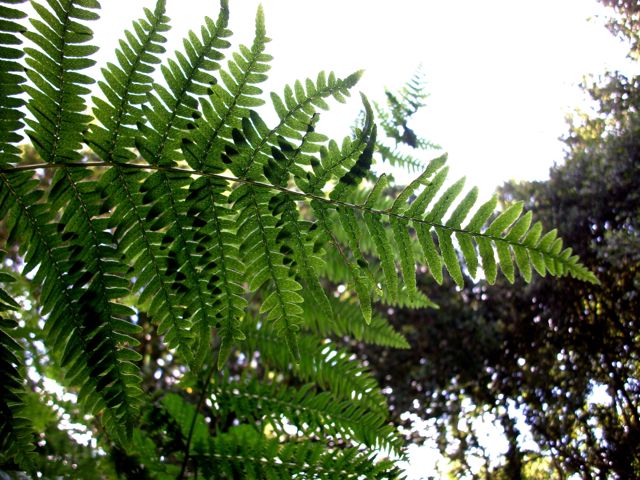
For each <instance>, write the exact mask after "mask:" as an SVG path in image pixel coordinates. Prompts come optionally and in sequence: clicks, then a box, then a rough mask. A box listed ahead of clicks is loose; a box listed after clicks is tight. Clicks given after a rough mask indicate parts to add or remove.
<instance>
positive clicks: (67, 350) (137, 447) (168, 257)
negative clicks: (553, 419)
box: [0, 0, 597, 478]
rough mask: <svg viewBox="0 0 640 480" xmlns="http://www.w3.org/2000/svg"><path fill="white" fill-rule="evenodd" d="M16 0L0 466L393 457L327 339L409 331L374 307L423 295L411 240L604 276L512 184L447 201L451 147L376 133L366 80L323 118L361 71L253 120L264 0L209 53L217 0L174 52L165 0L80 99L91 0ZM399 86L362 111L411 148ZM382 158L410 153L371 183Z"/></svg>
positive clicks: (325, 474) (159, 471)
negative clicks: (400, 147)
mask: <svg viewBox="0 0 640 480" xmlns="http://www.w3.org/2000/svg"><path fill="white" fill-rule="evenodd" d="M21 3H23V2H22V1H20V0H3V1H1V2H0V4H1V5H0V17H1V21H0V29H1V30H2V33H1V35H0V41H1V42H2V46H1V47H0V81H1V82H2V90H1V92H2V93H1V95H0V121H1V125H2V131H1V136H0V142H1V143H0V185H1V190H0V218H1V219H2V234H3V240H4V243H5V247H6V250H7V252H8V261H7V262H5V270H4V271H3V273H2V274H1V276H0V281H2V283H3V287H2V288H3V289H2V290H0V300H1V303H0V308H1V311H2V318H3V320H2V323H1V324H0V360H1V361H2V369H1V370H0V394H1V395H0V410H1V412H2V416H1V417H0V432H1V435H0V442H1V443H0V446H1V448H2V452H1V456H0V462H1V463H0V466H1V468H2V469H3V470H16V469H24V470H27V471H31V472H38V473H39V474H41V475H44V476H47V477H52V476H56V475H69V476H70V475H80V476H85V477H87V476H91V477H92V478H96V476H101V477H113V476H115V475H121V476H125V477H129V478H146V477H152V478H176V477H178V478H182V477H185V476H198V475H203V476H205V477H206V478H220V477H221V478H238V477H239V476H242V477H247V478H290V477H292V476H296V475H297V476H302V477H304V478H389V477H395V476H397V475H398V474H399V471H398V468H397V467H396V466H395V464H394V461H393V459H395V458H400V457H402V455H403V448H402V442H401V439H400V438H399V437H398V435H397V434H396V431H395V429H394V428H393V427H392V426H390V425H389V424H388V423H387V415H388V411H387V404H386V400H385V398H384V396H383V395H382V393H381V391H380V388H379V386H378V384H377V382H376V381H375V379H374V377H373V376H372V374H371V372H370V371H369V370H368V369H366V368H365V366H363V364H361V363H360V362H359V361H358V359H357V358H356V357H355V356H354V355H352V354H351V353H350V352H349V351H348V350H346V349H344V348H342V347H341V346H339V344H338V343H337V342H336V339H340V338H344V337H350V338H353V339H355V340H364V341H365V342H368V343H373V344H379V345H384V346H392V347H398V348H406V347H407V344H406V341H405V340H404V338H403V337H402V335H400V334H399V333H397V332H395V331H394V330H393V329H392V328H391V327H390V325H389V324H388V322H387V320H386V319H385V318H384V317H383V316H381V315H379V314H378V313H377V312H376V311H375V310H374V305H377V304H379V303H380V302H382V303H384V304H385V305H389V306H400V305H411V306H413V307H417V306H421V305H422V306H423V305H429V304H431V302H430V300H429V299H428V298H427V297H425V295H424V294H423V292H421V291H419V290H418V285H417V282H416V273H415V272H416V265H417V263H419V262H418V260H420V259H422V258H424V259H425V262H424V264H425V265H426V267H427V268H428V271H429V272H430V275H431V276H432V277H433V278H434V279H435V280H436V281H437V282H438V283H441V282H443V281H444V280H445V279H446V278H447V277H446V276H445V275H444V274H443V267H444V269H446V271H447V272H448V273H449V274H450V276H451V278H452V279H453V281H455V283H456V284H458V285H460V286H462V285H463V284H464V277H463V270H464V271H466V272H468V273H469V274H471V275H472V276H475V275H476V273H477V271H478V269H479V268H480V267H482V270H483V272H484V276H485V277H486V278H487V280H488V281H489V282H490V283H493V282H494V281H495V280H496V278H497V276H498V273H499V271H501V272H502V273H503V274H504V276H505V277H506V278H507V279H508V280H509V281H510V282H513V281H515V278H516V272H517V271H519V272H520V274H521V275H522V277H523V279H524V280H525V281H530V280H531V279H532V275H533V272H534V271H536V272H538V273H540V274H542V275H544V274H546V273H550V274H552V275H557V276H563V275H570V276H571V277H574V278H576V279H578V280H583V281H590V282H594V283H597V281H596V278H595V276H594V275H593V274H592V273H590V271H589V270H587V269H586V268H585V267H584V266H583V265H582V264H581V263H579V261H578V257H577V256H575V255H573V253H572V250H571V249H570V248H566V249H563V244H562V240H560V239H559V238H557V232H556V231H555V230H552V231H550V232H548V233H544V232H543V228H542V225H541V224H540V223H539V222H537V223H533V222H532V216H531V214H530V213H525V214H523V203H522V202H520V203H515V204H513V205H510V206H508V207H506V208H505V209H504V211H503V212H502V213H500V214H495V213H494V210H495V207H496V204H497V199H496V198H495V197H494V198H492V199H491V200H489V201H488V202H486V203H484V204H482V205H480V206H479V207H476V205H475V204H476V198H477V190H476V189H471V190H469V191H468V192H467V193H466V194H464V196H463V197H462V199H461V200H458V198H459V197H460V196H461V194H462V191H463V184H464V182H463V181H458V182H455V183H453V184H452V185H451V186H448V187H446V188H444V184H445V181H446V175H447V168H446V166H445V165H444V164H445V160H446V157H445V156H440V157H437V158H435V159H433V160H431V161H429V162H424V164H423V165H422V166H420V164H419V162H417V161H410V160H408V158H407V157H406V156H403V155H402V154H401V153H399V152H397V151H395V150H394V149H393V148H391V149H389V148H388V149H386V150H383V149H382V148H380V142H378V141H377V137H376V131H377V127H376V123H375V121H374V115H373V110H372V108H371V107H370V106H369V103H368V101H367V99H366V97H364V96H363V97H362V102H363V108H364V112H363V118H362V122H361V124H360V125H359V126H358V127H357V128H355V130H354V131H353V132H352V133H351V134H350V135H348V136H346V137H345V138H344V139H343V140H342V141H340V142H336V141H333V140H329V139H328V138H327V137H326V136H324V135H322V134H321V133H319V131H318V127H319V125H320V124H319V112H320V111H321V110H326V109H327V108H328V102H329V101H330V100H336V101H344V100H345V97H347V96H349V92H350V90H351V89H352V87H353V86H354V85H355V84H356V83H357V81H358V79H359V77H360V73H359V72H357V73H354V74H352V75H349V76H347V77H345V78H338V77H337V76H336V75H334V74H333V73H330V74H325V73H323V72H321V73H319V74H318V76H317V78H316V79H314V80H311V79H307V80H305V81H303V82H301V81H296V82H295V83H293V84H292V85H291V86H286V87H285V88H284V90H283V93H282V94H277V93H272V94H271V104H272V107H273V109H274V111H275V114H276V116H275V118H276V121H275V124H274V125H273V126H270V125H268V124H267V122H266V121H265V120H263V117H262V116H261V113H259V112H262V110H264V108H265V106H264V105H263V104H264V103H265V102H264V100H262V98H261V94H262V91H261V89H260V87H259V85H260V83H262V82H263V81H264V80H265V79H266V76H267V72H268V71H269V69H270V66H269V62H270V60H271V57H270V56H269V55H268V53H267V43H268V41H269V39H268V37H267V36H266V30H265V24H264V18H263V13H262V9H259V10H258V13H257V16H256V23H255V25H256V28H255V39H254V42H253V44H252V45H251V46H239V47H238V48H237V49H236V50H235V51H234V52H233V53H232V54H231V55H228V59H227V60H226V62H224V63H223V60H224V59H225V57H226V56H227V53H226V52H227V50H228V49H229V47H230V46H231V43H230V42H229V40H228V39H229V38H230V37H231V32H230V31H229V29H228V27H227V24H228V16H229V9H228V5H227V2H226V1H222V2H221V6H220V10H219V14H218V17H217V19H216V20H212V19H210V18H206V19H205V20H204V24H203V25H202V27H201V29H200V33H199V34H197V33H194V32H190V33H189V35H188V36H187V38H186V39H185V40H184V49H183V51H178V52H176V53H175V56H174V57H173V58H170V59H168V60H167V59H163V57H162V56H163V54H164V53H165V52H164V47H163V44H164V42H165V34H166V32H167V31H168V30H169V19H168V18H167V17H166V16H165V15H164V6H165V5H164V3H165V2H164V1H162V0H159V1H158V2H157V4H156V7H155V9H154V10H149V9H146V10H145V11H144V16H143V17H142V18H140V19H139V20H137V21H136V22H134V23H133V25H132V28H131V29H130V30H129V31H127V32H125V35H124V37H123V39H122V40H121V41H120V43H119V48H118V50H117V51H116V52H114V59H113V62H112V63H108V64H107V65H106V66H105V67H104V68H103V69H102V75H101V79H100V80H99V81H98V82H97V87H98V88H99V90H100V91H101V95H99V96H94V97H92V98H91V104H90V108H91V110H90V112H91V114H89V113H88V111H87V107H88V103H87V97H88V96H89V95H91V94H93V93H97V89H93V86H92V84H93V83H94V79H93V77H92V76H89V75H87V70H86V69H87V68H89V67H91V66H92V65H93V64H94V60H92V55H93V54H95V52H96V51H97V47H96V46H93V45H91V40H92V32H91V29H90V27H89V24H90V23H91V22H92V21H94V20H97V19H98V13H97V12H98V9H99V7H100V5H99V3H98V2H97V1H96V0H47V1H46V3H43V4H41V3H38V2H32V4H31V5H32V7H33V12H34V15H33V17H32V18H30V19H29V22H28V23H27V22H26V21H23V20H22V19H23V18H24V17H25V14H24V13H23V12H22V11H21V9H20V7H21V6H20V4H21ZM25 39H26V43H25V45H24V46H22V42H23V41H24V40H25ZM23 55H24V57H23ZM157 66H159V68H156V67H157ZM414 87H415V85H414ZM416 92H417V91H416V89H415V88H412V87H411V84H410V85H409V86H408V87H407V89H406V90H405V91H404V94H403V95H402V96H401V97H400V98H395V97H392V98H390V101H391V104H392V110H391V114H390V115H387V116H385V115H382V122H381V126H382V127H383V128H382V130H383V131H384V132H385V133H386V135H387V136H389V137H391V138H396V137H395V135H396V134H397V135H399V140H401V141H402V142H405V143H407V144H409V145H412V146H421V147H426V146H428V144H427V143H425V142H423V141H421V140H420V139H419V138H418V137H417V135H416V134H415V133H414V132H413V131H411V130H410V129H408V127H407V126H406V124H403V123H402V115H410V114H411V112H412V111H415V109H416V108H418V106H419V105H420V95H419V94H418V93H416ZM394 102H395V103H394ZM394 106H395V108H396V110H395V111H394V109H393V108H394ZM399 106H404V107H405V109H404V111H402V110H397V108H398V107H399ZM23 107H24V108H23ZM25 136H26V138H28V140H29V141H30V142H31V143H32V145H33V149H32V150H30V149H21V148H20V147H19V144H20V143H21V142H22V141H23V140H24V139H25ZM396 140H398V138H396ZM376 147H378V148H376ZM376 152H380V154H381V156H382V158H383V159H387V160H388V161H393V162H395V163H396V164H398V165H403V164H406V165H409V166H412V168H418V166H420V170H421V172H422V173H420V174H419V176H418V177H417V179H416V180H415V181H413V182H412V183H410V184H409V185H408V186H406V187H405V188H402V189H399V188H394V187H389V185H388V183H389V178H388V177H387V176H380V177H377V178H376V177H375V175H373V174H372V173H371V166H372V164H373V162H374V160H375V157H376V156H377V155H378V153H376ZM454 204H455V206H454ZM472 211H473V212H474V213H473V214H471V212H472ZM468 217H469V218H468ZM467 218H468V219H467ZM365 232H366V233H367V235H364V233H365ZM454 242H456V243H457V245H459V252H458V250H456V248H455V246H454ZM496 256H497V258H496ZM463 260H464V261H463ZM9 267H11V268H9ZM337 283H339V284H340V285H337V287H341V288H335V289H334V288H333V287H332V285H334V286H336V284H337ZM83 436H84V438H85V440H84V441H85V442H86V443H88V446H86V447H83V445H82V443H81V442H80V440H79V438H80V437H83ZM105 452H108V455H105ZM380 452H383V453H384V454H385V455H388V456H391V459H387V458H382V459H380V458H378V457H379V453H380ZM79 469H90V470H85V471H83V472H82V473H81V474H80V473H79V472H78V470H79Z"/></svg>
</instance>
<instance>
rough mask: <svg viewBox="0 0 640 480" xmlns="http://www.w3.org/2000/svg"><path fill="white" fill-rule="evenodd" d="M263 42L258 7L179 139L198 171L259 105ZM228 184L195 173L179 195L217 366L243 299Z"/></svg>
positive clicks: (238, 333)
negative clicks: (191, 221) (198, 253)
mask: <svg viewBox="0 0 640 480" xmlns="http://www.w3.org/2000/svg"><path fill="white" fill-rule="evenodd" d="M268 41H269V39H268V38H267V36H266V30H265V27H264V14H263V12H262V8H261V7H259V8H258V12H257V15H256V36H255V39H254V42H253V45H252V46H251V48H250V49H249V48H247V47H244V46H241V47H240V53H235V54H234V55H233V59H232V60H229V62H228V70H229V73H227V71H226V70H224V69H222V70H220V76H221V78H222V80H223V83H224V86H225V87H226V89H225V87H223V85H222V84H219V83H216V84H215V85H212V87H211V93H210V95H209V99H206V98H203V99H201V105H202V111H203V115H202V116H198V119H197V120H196V121H195V125H194V128H192V129H191V130H190V132H189V133H188V134H187V135H186V136H185V137H184V138H183V139H182V150H183V153H184V155H185V159H186V161H187V163H188V164H189V165H190V166H192V167H193V168H197V169H201V170H204V171H213V172H222V171H224V170H225V169H226V166H225V165H224V163H222V161H221V158H220V156H221V153H222V152H223V151H224V149H225V147H228V146H230V145H232V144H233V138H232V134H231V131H232V128H234V127H240V125H241V119H242V118H244V117H246V116H248V115H249V110H248V109H247V107H252V106H259V105H260V104H262V100H261V99H259V98H257V97H256V95H258V94H260V93H261V92H262V91H261V90H260V89H259V88H258V87H256V86H255V85H257V84H258V83H260V82H262V81H264V80H265V79H266V78H267V77H266V72H267V71H268V70H269V68H270V67H269V65H268V63H267V62H269V61H270V60H271V56H270V55H267V54H266V53H264V49H265V45H266V43H267V42H268ZM228 190H229V185H228V183H227V182H226V181H224V180H215V179H211V178H207V177H204V178H200V179H197V180H195V181H194V182H193V183H192V184H191V185H190V187H189V195H188V196H187V198H186V199H185V201H186V205H187V209H188V213H189V216H190V217H195V218H198V219H199V220H200V221H201V223H202V224H203V225H204V226H203V227H202V228H201V229H200V230H199V233H198V237H199V238H198V239H194V240H197V241H199V243H200V248H202V249H204V250H206V253H205V254H204V255H203V257H202V259H203V261H204V262H203V273H207V275H208V276H209V278H211V281H210V282H209V284H208V288H209V289H210V290H212V291H214V292H215V293H216V294H217V295H216V309H217V313H216V318H217V320H218V324H217V326H218V327H219V328H218V332H217V333H218V336H219V337H220V342H221V343H220V351H219V354H218V367H219V368H222V366H223V365H224V363H225V361H226V359H227V357H228V355H229V353H230V351H231V348H232V346H233V344H234V343H235V342H236V341H239V340H242V339H243V338H244V335H243V333H242V330H241V327H240V319H241V318H242V316H243V314H244V308H245V306H246V300H245V299H244V297H242V293H243V292H244V289H243V287H242V282H243V281H244V265H243V263H242V262H241V260H240V253H239V249H238V247H239V242H238V241H237V237H236V235H235V234H236V228H235V224H234V222H233V221H232V220H231V219H232V217H233V213H232V211H231V210H230V209H228V208H227V207H225V205H226V204H227V198H226V197H225V195H224V194H225V193H226V192H227V191H228Z"/></svg>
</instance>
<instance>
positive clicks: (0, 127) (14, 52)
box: [0, 0, 26, 166]
mask: <svg viewBox="0 0 640 480" xmlns="http://www.w3.org/2000/svg"><path fill="white" fill-rule="evenodd" d="M23 2H24V0H22V1H14V2H7V1H0V165H3V166H4V165H9V164H10V163H11V162H18V161H19V159H20V149H19V148H18V147H17V146H16V145H15V144H17V143H18V142H20V140H22V134H21V133H20V131H21V130H22V128H23V122H22V119H23V118H24V113H23V112H22V111H21V110H20V107H22V106H23V105H24V104H25V101H24V100H23V99H21V98H20V97H19V95H20V94H21V93H22V92H23V85H22V84H23V83H24V82H25V81H26V79H25V78H24V76H23V75H22V72H23V67H22V65H21V64H20V59H21V58H22V56H23V55H24V52H23V51H22V49H21V48H20V45H21V44H22V40H21V39H20V37H19V36H18V35H17V34H19V33H21V32H23V31H24V27H23V26H22V25H21V24H20V23H18V22H17V21H16V20H20V19H22V18H24V17H26V15H25V13H24V12H22V11H20V10H18V9H16V8H11V7H6V6H4V4H16V3H23Z"/></svg>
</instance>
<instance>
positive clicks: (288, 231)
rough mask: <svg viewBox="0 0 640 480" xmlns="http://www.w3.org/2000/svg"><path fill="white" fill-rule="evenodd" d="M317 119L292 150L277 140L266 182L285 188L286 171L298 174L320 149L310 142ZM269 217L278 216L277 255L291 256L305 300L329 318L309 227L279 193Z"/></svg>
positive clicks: (292, 203)
mask: <svg viewBox="0 0 640 480" xmlns="http://www.w3.org/2000/svg"><path fill="white" fill-rule="evenodd" d="M317 118H318V117H317V116H313V117H312V118H311V122H312V123H311V124H310V125H308V126H307V132H306V133H305V135H304V137H303V138H302V140H301V141H300V144H299V146H297V147H296V148H294V147H293V146H292V145H291V144H290V143H289V142H287V141H286V140H285V139H284V138H282V139H280V140H279V148H276V147H272V156H273V158H272V159H270V160H269V162H268V163H267V165H265V168H264V172H265V176H266V177H267V179H269V180H270V181H271V182H272V183H273V184H274V185H277V186H280V187H286V186H287V181H288V179H289V174H290V173H289V172H294V174H296V173H297V174H298V175H300V174H301V173H302V169H301V165H310V164H311V162H312V161H313V157H312V156H311V155H312V154H314V153H317V152H319V151H320V149H321V147H320V146H319V145H318V144H317V143H316V141H314V140H318V139H319V138H322V137H318V136H317V135H314V133H315V128H314V127H315V121H316V120H317ZM269 207H270V209H271V211H272V214H273V215H274V216H276V217H279V218H280V220H279V222H278V224H277V226H278V227H281V230H280V233H279V234H278V238H277V241H278V243H279V244H280V250H281V252H283V253H285V254H287V253H288V256H290V257H291V260H292V267H293V268H295V269H296V271H297V272H298V275H299V276H300V279H301V281H302V283H303V285H304V287H305V289H306V290H307V291H308V292H309V296H308V298H309V299H311V300H312V301H313V304H314V305H315V306H316V307H317V308H319V310H320V311H321V312H322V313H323V315H325V316H326V317H327V318H332V317H333V312H332V308H331V303H330V302H329V299H328V297H327V294H326V292H325V291H324V288H323V287H322V285H321V284H320V280H319V277H318V273H317V272H318V271H321V270H322V268H323V267H324V261H323V259H322V258H321V257H320V256H319V255H318V254H317V253H316V252H314V249H315V245H316V244H315V235H314V234H313V232H312V231H311V227H312V224H311V223H310V222H308V221H305V220H303V219H301V218H300V212H299V210H298V205H297V203H296V201H295V198H294V197H292V196H291V195H289V194H287V193H286V192H280V193H278V194H277V195H276V196H274V197H273V198H271V200H270V202H269Z"/></svg>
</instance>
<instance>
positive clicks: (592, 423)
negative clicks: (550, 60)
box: [361, 2, 640, 479]
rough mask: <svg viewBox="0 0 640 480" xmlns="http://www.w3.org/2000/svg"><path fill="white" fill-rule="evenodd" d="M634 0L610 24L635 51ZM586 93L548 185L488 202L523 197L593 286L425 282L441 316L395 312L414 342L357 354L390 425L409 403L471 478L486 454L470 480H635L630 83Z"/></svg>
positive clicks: (634, 171)
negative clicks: (497, 442) (382, 396)
mask: <svg viewBox="0 0 640 480" xmlns="http://www.w3.org/2000/svg"><path fill="white" fill-rule="evenodd" d="M618 3H623V2H618ZM632 7H633V6H632V5H631V6H630V5H627V7H626V8H628V9H631V10H630V11H629V12H627V16H623V17H616V18H614V19H613V21H612V24H613V25H627V27H628V29H627V30H622V31H627V32H633V38H631V39H629V40H630V44H631V45H632V46H633V45H637V39H638V29H637V22H636V21H635V20H634V19H635V18H636V16H637V8H636V9H633V8H632ZM622 11H623V13H624V10H622ZM616 31H618V32H619V31H620V30H616ZM634 48H635V47H634ZM632 53H633V52H632ZM587 91H588V92H589V93H590V94H591V97H592V98H593V100H594V103H595V105H596V106H597V108H596V111H595V112H594V113H593V114H591V115H585V114H581V113H577V114H576V115H574V116H573V117H572V119H571V122H570V129H569V133H568V134H567V136H566V138H565V143H566V146H567V150H566V157H565V161H564V163H563V164H560V165H556V166H554V167H553V168H552V169H551V172H550V178H549V180H548V181H544V182H522V183H513V182H511V183H508V184H506V185H504V186H503V187H502V188H501V189H500V198H501V201H503V202H505V203H510V202H514V201H523V202H525V205H526V208H527V209H528V210H531V211H532V212H533V213H534V215H535V216H536V218H538V219H539V220H540V221H542V223H543V224H545V225H558V231H559V234H560V235H562V236H563V238H565V239H566V241H567V242H568V243H569V244H570V245H571V246H572V247H573V248H574V251H575V252H576V253H577V254H578V255H579V256H580V258H582V259H583V260H584V262H585V264H586V265H587V266H588V267H589V268H591V269H592V270H593V271H596V272H597V276H598V278H599V280H600V284H598V285H587V284H584V283H580V282H574V281H572V280H568V281H566V282H562V283H561V284H560V285H556V284H550V283H548V282H547V281H545V280H544V279H541V278H536V279H534V280H533V281H532V282H531V283H530V284H528V285H526V284H525V283H524V282H521V281H520V280H518V281H516V283H515V284H514V285H511V284H508V283H507V282H505V281H504V280H503V279H498V281H497V282H496V284H495V285H489V284H488V282H485V281H480V282H478V283H475V284H474V283H467V284H465V288H464V289H463V290H462V292H461V293H459V292H457V291H456V289H455V285H454V284H453V283H451V282H449V285H448V288H442V287H438V288H435V287H434V286H433V285H432V284H431V282H430V279H429V278H424V279H423V280H422V282H421V283H422V289H423V291H424V292H425V293H426V294H427V295H429V297H430V298H432V299H433V300H434V301H435V303H437V304H438V305H439V306H440V308H439V310H437V311H434V310H432V311H430V312H429V313H426V314H425V313H424V312H419V311H415V310H397V311H396V312H395V314H394V316H393V317H392V318H391V320H392V323H393V324H394V325H395V326H396V327H397V328H398V329H399V330H400V331H402V332H403V333H405V334H406V336H407V340H408V342H409V344H410V345H412V347H413V348H412V349H411V350H405V351H402V352H397V353H396V352H393V353H392V352H388V351H386V349H384V348H382V349H381V348H379V347H365V346H362V349H361V352H362V355H363V356H364V357H365V358H366V360H367V361H368V362H369V363H370V364H371V366H372V368H373V370H374V371H376V373H377V375H378V378H379V380H380V382H381V384H382V385H383V386H384V387H387V388H388V389H389V390H390V391H392V393H391V394H390V397H389V400H390V403H391V405H392V407H393V412H394V417H395V421H396V422H397V423H399V424H404V425H405V426H407V427H409V426H410V425H407V424H408V423H411V422H410V421H408V420H407V419H406V415H405V416H404V417H402V418H401V414H403V413H404V412H406V411H409V412H413V413H414V414H415V415H417V416H418V417H419V418H422V419H424V420H426V421H429V422H431V423H432V424H434V425H435V427H436V428H437V429H438V430H439V432H440V435H441V443H440V445H441V448H442V451H443V452H444V453H446V455H447V456H448V458H450V460H451V462H452V464H453V465H454V466H455V467H456V468H458V472H457V473H458V474H459V475H460V476H467V477H471V476H473V475H472V473H471V471H472V469H471V467H470V463H469V459H470V458H471V457H479V458H480V459H481V460H482V461H483V462H485V466H484V467H483V470H482V471H476V472H475V475H476V476H477V477H478V478H482V477H483V476H484V474H487V475H489V474H490V475H492V476H495V477H498V476H504V477H505V478H513V479H515V478H527V475H528V473H527V472H528V471H531V469H533V468H535V469H537V471H538V473H537V474H532V475H533V476H532V477H529V478H537V477H536V476H535V475H541V476H543V477H549V478H561V479H562V478H569V477H570V476H571V475H572V474H577V476H578V478H637V477H638V476H639V475H640V430H639V427H640V422H639V421H638V411H639V410H638V407H639V402H640V390H639V389H638V385H639V383H638V379H639V374H640V371H639V369H638V368H639V363H638V349H637V340H638V337H639V330H638V321H639V319H638V312H640V305H639V304H638V298H639V296H638V291H639V286H640V273H639V271H638V265H639V264H640V257H639V253H638V252H640V248H639V247H640V236H639V235H638V231H639V225H638V219H639V218H640V197H639V196H638V192H639V191H640V170H639V166H640V162H638V155H639V153H638V152H640V145H639V144H638V138H639V137H638V132H639V128H640V117H639V114H638V105H639V101H640V78H637V77H631V78H627V77H626V76H624V75H621V74H619V73H609V74H607V75H604V76H602V77H601V78H600V79H598V80H596V81H594V82H593V84H592V85H590V86H589V87H588V89H587ZM408 386H410V387H409V388H407V387H408ZM481 417H483V418H484V419H485V420H487V421H490V422H491V423H493V424H494V425H495V429H496V432H502V433H503V435H504V439H505V443H506V448H505V450H504V451H503V452H502V453H501V454H500V455H498V456H497V458H496V455H495V454H494V458H490V456H489V455H488V454H487V452H486V451H484V450H483V447H486V445H484V446H483V444H482V442H481V441H480V440H479V438H478V431H477V430H478V426H479V423H478V422H479V420H478V419H479V418H481ZM521 420H524V422H521ZM519 423H520V424H522V423H525V424H526V425H527V429H526V430H524V431H523V430H522V428H521V427H519V426H518V424H519ZM527 430H529V433H528V432H527ZM412 435H413V437H414V440H416V441H420V438H418V437H419V435H418V433H417V432H415V431H414V432H412ZM528 438H530V439H531V440H532V441H533V443H534V444H535V445H537V448H535V449H532V448H530V447H529V445H531V444H532V441H528ZM485 450H486V448H485ZM541 468H542V469H543V470H544V471H545V473H544V474H541V473H540V469H541Z"/></svg>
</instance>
